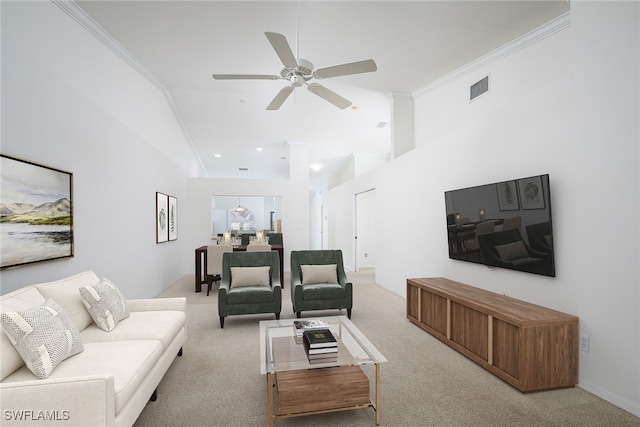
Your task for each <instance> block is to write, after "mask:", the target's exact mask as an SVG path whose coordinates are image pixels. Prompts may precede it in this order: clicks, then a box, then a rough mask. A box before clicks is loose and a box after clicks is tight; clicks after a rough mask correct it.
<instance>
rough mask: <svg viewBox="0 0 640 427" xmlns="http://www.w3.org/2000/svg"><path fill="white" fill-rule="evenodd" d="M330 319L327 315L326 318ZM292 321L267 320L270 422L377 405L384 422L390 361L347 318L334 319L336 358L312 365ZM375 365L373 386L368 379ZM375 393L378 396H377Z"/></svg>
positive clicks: (264, 369)
mask: <svg viewBox="0 0 640 427" xmlns="http://www.w3.org/2000/svg"><path fill="white" fill-rule="evenodd" d="M325 319H326V318H325ZM292 322H293V321H292V320H276V321H262V322H260V327H261V332H260V334H261V343H262V344H264V345H261V347H262V354H263V355H264V356H265V359H264V360H263V361H264V362H265V363H263V364H262V365H261V372H262V373H264V374H267V389H268V395H269V403H268V405H269V426H270V427H272V426H273V423H274V421H275V420H276V419H279V418H291V417H300V416H306V415H315V414H324V413H329V412H340V411H348V410H355V409H367V408H373V410H374V411H375V415H376V425H380V411H379V402H380V364H381V363H385V362H386V361H387V360H386V359H385V358H384V356H382V355H381V354H380V353H379V352H378V350H376V349H375V347H374V346H373V345H372V344H371V343H370V342H369V340H368V339H367V338H366V337H365V336H364V335H362V333H361V332H360V331H359V330H358V329H357V328H356V327H355V325H353V323H351V321H349V320H348V319H347V318H346V316H336V317H335V318H332V319H330V320H329V322H330V323H331V330H332V332H333V334H334V336H336V338H337V339H338V356H337V359H336V361H335V362H331V363H326V362H325V363H322V364H318V365H312V364H309V362H308V360H307V356H306V353H305V351H304V346H303V345H302V344H298V343H296V341H295V339H294V337H293V324H292ZM365 365H368V366H369V368H374V369H375V374H374V375H375V386H374V388H373V390H372V389H371V388H370V383H373V381H374V378H371V381H370V380H369V376H370V375H371V374H372V372H370V371H367V374H365V372H364V371H363V367H364V366H365ZM372 395H373V396H372Z"/></svg>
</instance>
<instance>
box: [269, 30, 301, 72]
mask: <svg viewBox="0 0 640 427" xmlns="http://www.w3.org/2000/svg"><path fill="white" fill-rule="evenodd" d="M264 35H265V36H267V39H269V43H271V46H273V49H274V50H275V51H276V53H277V54H278V57H280V61H282V64H283V65H284V66H285V67H287V68H295V67H297V66H298V61H296V57H295V56H294V55H293V51H292V50H291V47H290V46H289V42H287V38H286V37H285V36H283V35H282V34H278V33H269V32H266V33H264Z"/></svg>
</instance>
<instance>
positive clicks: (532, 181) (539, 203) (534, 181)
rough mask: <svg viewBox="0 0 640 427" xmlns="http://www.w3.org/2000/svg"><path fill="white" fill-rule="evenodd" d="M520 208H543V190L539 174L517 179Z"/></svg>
mask: <svg viewBox="0 0 640 427" xmlns="http://www.w3.org/2000/svg"><path fill="white" fill-rule="evenodd" d="M518 187H519V190H520V196H521V197H520V198H521V202H522V209H544V190H543V188H542V179H541V178H540V177H539V176H533V177H531V178H524V179H519V180H518Z"/></svg>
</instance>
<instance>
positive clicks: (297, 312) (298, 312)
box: [296, 311, 301, 319]
mask: <svg viewBox="0 0 640 427" xmlns="http://www.w3.org/2000/svg"><path fill="white" fill-rule="evenodd" d="M300 313H301V311H296V317H297V318H298V319H299V318H300Z"/></svg>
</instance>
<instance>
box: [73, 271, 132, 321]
mask: <svg viewBox="0 0 640 427" xmlns="http://www.w3.org/2000/svg"><path fill="white" fill-rule="evenodd" d="M80 295H81V296H82V302H83V304H84V306H85V307H86V309H87V311H88V312H89V314H90V315H91V318H92V319H93V321H94V322H96V325H98V327H99V328H100V329H103V330H105V331H107V332H110V331H113V330H114V329H115V327H116V326H117V325H118V322H119V321H121V320H122V319H126V318H127V317H129V308H128V307H127V301H126V300H125V299H124V297H123V296H122V294H121V293H120V290H119V289H118V287H117V286H116V285H114V284H113V283H112V282H111V281H109V280H108V279H104V278H103V279H102V280H101V281H100V283H98V284H97V285H92V286H83V287H81V288H80Z"/></svg>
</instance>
